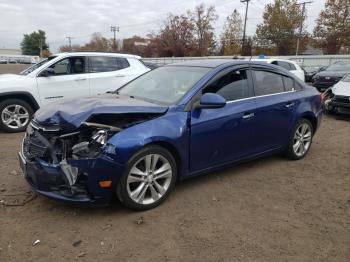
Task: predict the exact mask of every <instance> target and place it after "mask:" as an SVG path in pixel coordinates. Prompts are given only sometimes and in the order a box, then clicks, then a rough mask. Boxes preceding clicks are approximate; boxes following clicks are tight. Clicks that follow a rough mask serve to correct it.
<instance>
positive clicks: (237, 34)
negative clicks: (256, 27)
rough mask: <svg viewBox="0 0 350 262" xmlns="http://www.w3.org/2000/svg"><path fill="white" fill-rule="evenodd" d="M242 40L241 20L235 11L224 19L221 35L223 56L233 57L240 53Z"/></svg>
mask: <svg viewBox="0 0 350 262" xmlns="http://www.w3.org/2000/svg"><path fill="white" fill-rule="evenodd" d="M241 39H242V18H241V16H240V14H239V13H238V11H237V9H235V10H233V12H232V14H231V15H229V16H228V17H227V18H226V22H225V26H224V32H223V33H222V35H221V48H222V54H223V55H234V54H238V53H239V52H240V47H241Z"/></svg>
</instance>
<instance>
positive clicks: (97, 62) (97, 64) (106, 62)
mask: <svg viewBox="0 0 350 262" xmlns="http://www.w3.org/2000/svg"><path fill="white" fill-rule="evenodd" d="M89 59H90V72H91V73H101V72H112V71H118V70H121V69H124V68H127V67H129V66H130V65H129V63H128V60H127V59H126V58H120V57H112V56H111V57H108V56H91V57H90V58H89Z"/></svg>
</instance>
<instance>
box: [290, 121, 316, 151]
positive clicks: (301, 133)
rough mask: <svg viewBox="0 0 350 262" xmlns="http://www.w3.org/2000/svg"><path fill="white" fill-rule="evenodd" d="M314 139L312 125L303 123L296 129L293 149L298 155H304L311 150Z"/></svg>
mask: <svg viewBox="0 0 350 262" xmlns="http://www.w3.org/2000/svg"><path fill="white" fill-rule="evenodd" d="M311 139H312V130H311V127H310V125H308V124H307V123H302V124H301V125H299V126H298V128H297V129H296V131H295V134H294V139H293V150H294V153H295V154H296V155H297V156H298V157H302V156H303V155H305V154H306V152H307V151H308V150H309V148H310V145H311Z"/></svg>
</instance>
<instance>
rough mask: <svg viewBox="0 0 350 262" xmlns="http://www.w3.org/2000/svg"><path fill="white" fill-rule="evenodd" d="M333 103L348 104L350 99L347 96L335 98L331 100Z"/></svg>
mask: <svg viewBox="0 0 350 262" xmlns="http://www.w3.org/2000/svg"><path fill="white" fill-rule="evenodd" d="M333 101H334V102H338V103H344V104H347V103H350V97H349V96H335V97H334V99H333Z"/></svg>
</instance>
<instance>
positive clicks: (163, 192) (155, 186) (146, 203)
mask: <svg viewBox="0 0 350 262" xmlns="http://www.w3.org/2000/svg"><path fill="white" fill-rule="evenodd" d="M176 177H177V165H176V161H175V159H174V157H173V156H172V154H171V153H170V152H169V151H168V150H166V149H165V148H163V147H161V146H157V145H150V146H146V147H145V148H143V149H141V150H140V151H138V152H137V153H135V154H134V155H133V156H132V157H131V158H130V160H129V161H128V163H127V165H126V168H125V172H124V174H123V176H122V177H121V178H120V181H119V183H118V186H117V197H118V199H119V201H120V202H121V203H122V205H124V206H125V207H127V208H130V209H133V210H136V211H142V210H148V209H151V208H154V207H156V206H158V205H160V204H161V203H162V202H163V201H164V200H165V199H166V198H167V197H168V195H169V194H170V192H171V191H172V189H173V188H174V186H175V182H176Z"/></svg>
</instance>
